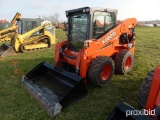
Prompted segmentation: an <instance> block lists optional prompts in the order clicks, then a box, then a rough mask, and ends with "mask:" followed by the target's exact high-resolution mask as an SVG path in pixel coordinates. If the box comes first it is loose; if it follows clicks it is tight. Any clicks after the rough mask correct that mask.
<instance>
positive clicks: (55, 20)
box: [42, 13, 60, 25]
mask: <svg viewBox="0 0 160 120" xmlns="http://www.w3.org/2000/svg"><path fill="white" fill-rule="evenodd" d="M59 17H60V15H59V14H58V13H54V14H53V15H50V16H45V15H44V16H42V19H44V20H48V21H50V22H51V23H52V24H53V25H55V24H57V23H60V20H59Z"/></svg>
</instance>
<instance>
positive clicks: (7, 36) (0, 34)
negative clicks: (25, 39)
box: [0, 12, 21, 42]
mask: <svg viewBox="0 0 160 120" xmlns="http://www.w3.org/2000/svg"><path fill="white" fill-rule="evenodd" d="M20 18H21V14H20V13H19V12H17V13H16V15H15V16H14V18H13V19H12V21H11V26H8V27H7V28H5V29H3V30H1V31H0V42H5V41H9V40H11V37H12V36H13V34H14V33H15V32H16V30H17V29H18V27H17V25H16V22H17V20H18V19H20ZM1 24H5V23H1Z"/></svg>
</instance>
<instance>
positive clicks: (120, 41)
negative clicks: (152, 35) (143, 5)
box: [23, 7, 137, 117]
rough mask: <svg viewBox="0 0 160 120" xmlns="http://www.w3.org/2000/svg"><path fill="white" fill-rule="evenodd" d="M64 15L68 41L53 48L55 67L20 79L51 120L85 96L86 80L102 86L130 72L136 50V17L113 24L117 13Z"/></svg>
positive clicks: (74, 12)
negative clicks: (119, 75) (66, 20)
mask: <svg viewBox="0 0 160 120" xmlns="http://www.w3.org/2000/svg"><path fill="white" fill-rule="evenodd" d="M66 16H67V17H68V31H67V32H68V39H67V40H66V41H63V42H61V43H59V44H57V45H56V48H55V64H54V65H51V64H49V63H47V62H42V63H40V64H39V65H38V66H37V67H35V68H34V69H33V70H31V71H30V72H29V73H27V74H26V75H24V76H23V83H24V85H25V87H26V88H27V90H28V91H29V92H30V93H31V94H32V95H33V96H34V97H35V98H36V99H37V100H38V101H40V103H41V104H42V105H43V106H44V107H45V108H46V109H47V112H48V113H49V115H51V116H52V117H53V116H55V115H56V114H58V113H59V112H60V111H61V109H64V108H65V107H66V106H68V105H70V104H71V103H73V102H74V101H76V100H78V99H80V98H81V97H83V96H85V95H87V89H86V88H85V83H86V81H87V80H90V81H92V82H93V83H95V84H96V85H98V86H103V85H105V84H107V83H108V82H109V81H110V80H111V79H112V76H113V74H114V70H116V71H117V72H118V73H120V74H123V73H127V72H129V71H130V70H131V68H132V64H133V57H134V51H135V33H134V28H135V26H136V23H137V20H136V19H135V18H129V19H126V20H124V21H123V22H122V23H120V24H119V25H116V17H117V10H114V9H108V8H104V9H103V8H90V7H84V8H79V9H74V10H69V11H66Z"/></svg>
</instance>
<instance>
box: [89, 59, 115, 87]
mask: <svg viewBox="0 0 160 120" xmlns="http://www.w3.org/2000/svg"><path fill="white" fill-rule="evenodd" d="M106 69H107V72H106ZM113 74H114V61H113V60H112V58H110V57H106V56H98V57H96V58H95V59H93V60H92V61H91V63H90V66H89V69H88V78H89V80H90V81H91V82H92V83H94V84H96V85H98V86H103V85H105V84H107V83H109V82H110V80H111V79H112V76H113Z"/></svg>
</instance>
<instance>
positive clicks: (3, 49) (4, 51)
mask: <svg viewBox="0 0 160 120" xmlns="http://www.w3.org/2000/svg"><path fill="white" fill-rule="evenodd" d="M11 55H16V52H15V50H14V49H13V48H12V47H11V46H9V45H7V44H5V43H4V44H2V45H1V46H0V56H1V57H5V56H11Z"/></svg>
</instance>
